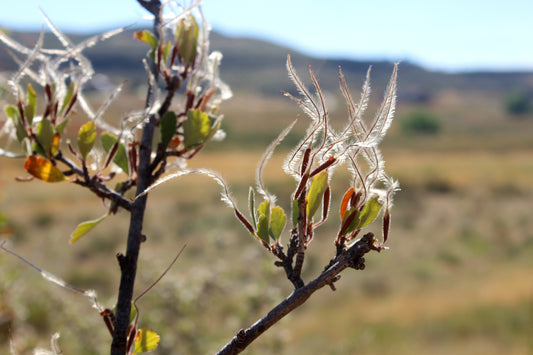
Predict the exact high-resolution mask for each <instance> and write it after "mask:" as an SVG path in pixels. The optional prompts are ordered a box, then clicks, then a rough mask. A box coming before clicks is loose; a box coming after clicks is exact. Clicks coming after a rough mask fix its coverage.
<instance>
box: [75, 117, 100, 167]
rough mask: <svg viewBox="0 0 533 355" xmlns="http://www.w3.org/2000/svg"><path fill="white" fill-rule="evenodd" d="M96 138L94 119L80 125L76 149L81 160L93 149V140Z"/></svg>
mask: <svg viewBox="0 0 533 355" xmlns="http://www.w3.org/2000/svg"><path fill="white" fill-rule="evenodd" d="M95 139H96V125H95V124H94V121H90V122H87V123H86V124H84V125H83V126H81V127H80V130H79V131H78V150H79V151H80V154H81V156H82V157H83V160H86V159H87V155H89V153H90V152H91V149H93V145H94V141H95Z"/></svg>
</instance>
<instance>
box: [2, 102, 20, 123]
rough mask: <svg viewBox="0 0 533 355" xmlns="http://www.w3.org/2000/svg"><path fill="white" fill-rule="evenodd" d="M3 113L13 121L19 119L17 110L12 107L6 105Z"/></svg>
mask: <svg viewBox="0 0 533 355" xmlns="http://www.w3.org/2000/svg"><path fill="white" fill-rule="evenodd" d="M5 112H6V115H7V116H8V117H10V118H11V119H13V120H16V119H17V118H19V119H20V114H19V110H18V108H16V107H15V106H13V105H7V106H6V108H5Z"/></svg>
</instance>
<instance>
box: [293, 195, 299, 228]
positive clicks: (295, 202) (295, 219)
mask: <svg viewBox="0 0 533 355" xmlns="http://www.w3.org/2000/svg"><path fill="white" fill-rule="evenodd" d="M299 216H300V210H299V208H298V200H292V226H293V227H296V226H297V225H298V217H299Z"/></svg>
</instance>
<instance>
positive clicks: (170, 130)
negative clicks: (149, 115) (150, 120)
mask: <svg viewBox="0 0 533 355" xmlns="http://www.w3.org/2000/svg"><path fill="white" fill-rule="evenodd" d="M177 125H178V119H177V117H176V114H175V113H174V112H173V111H167V112H166V113H165V114H164V115H163V117H162V118H161V123H160V125H159V128H160V130H161V143H162V144H163V146H164V147H165V149H166V148H167V147H168V144H169V143H170V141H171V140H172V137H174V135H175V134H176V128H177Z"/></svg>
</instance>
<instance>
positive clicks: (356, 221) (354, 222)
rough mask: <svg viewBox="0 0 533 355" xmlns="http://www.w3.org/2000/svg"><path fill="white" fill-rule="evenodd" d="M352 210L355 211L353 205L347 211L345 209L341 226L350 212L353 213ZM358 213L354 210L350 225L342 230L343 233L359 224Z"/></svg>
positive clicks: (349, 231) (350, 230)
mask: <svg viewBox="0 0 533 355" xmlns="http://www.w3.org/2000/svg"><path fill="white" fill-rule="evenodd" d="M354 211H355V207H352V208H350V209H349V210H348V211H346V213H345V214H344V217H345V218H343V219H342V226H344V223H345V221H346V220H347V219H348V218H349V217H350V215H351V214H352V213H354ZM360 214H361V212H359V211H355V216H354V218H353V219H352V221H351V222H350V225H349V226H348V228H346V230H345V231H344V233H343V235H346V234H348V233H351V232H353V231H354V230H355V229H356V228H357V226H359V221H360V219H359V216H360Z"/></svg>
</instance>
